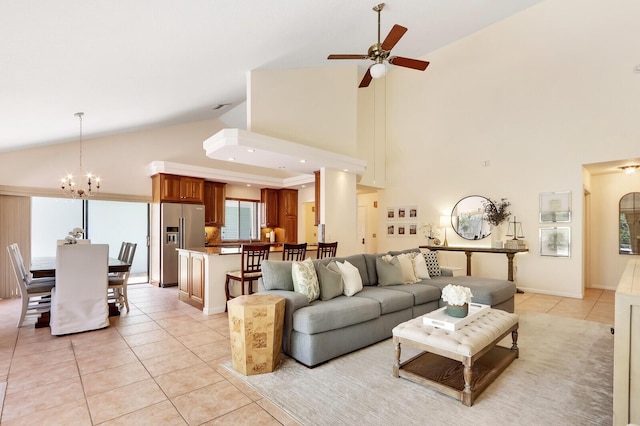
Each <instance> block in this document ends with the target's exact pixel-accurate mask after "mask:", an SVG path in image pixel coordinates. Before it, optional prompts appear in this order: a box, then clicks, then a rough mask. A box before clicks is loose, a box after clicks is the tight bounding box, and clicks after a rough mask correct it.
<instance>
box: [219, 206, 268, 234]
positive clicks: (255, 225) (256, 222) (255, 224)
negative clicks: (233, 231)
mask: <svg viewBox="0 0 640 426" xmlns="http://www.w3.org/2000/svg"><path fill="white" fill-rule="evenodd" d="M228 201H233V202H237V203H238V208H239V207H240V203H242V202H244V203H253V204H254V206H253V210H254V212H255V214H254V216H253V217H252V218H251V222H252V227H251V228H252V229H251V230H250V237H249V239H241V238H240V235H242V232H241V230H240V225H241V224H240V215H238V235H237V238H225V235H224V234H225V233H224V229H225V228H226V227H227V223H228V221H229V218H230V215H229V214H228V213H227V202H228ZM224 208H225V226H222V227H220V241H221V242H226V243H232V242H246V241H249V242H252V241H259V240H260V200H255V199H250V198H236V197H227V198H225V200H224Z"/></svg>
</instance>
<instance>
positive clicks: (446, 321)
mask: <svg viewBox="0 0 640 426" xmlns="http://www.w3.org/2000/svg"><path fill="white" fill-rule="evenodd" d="M490 307H491V306H489V305H481V304H480V303H469V313H468V314H467V316H466V317H464V318H455V317H452V316H450V315H447V313H446V311H445V310H446V309H447V307H446V306H444V307H442V308H440V309H436V310H435V311H431V312H429V313H428V314H425V315H423V316H422V324H423V325H425V326H429V327H435V328H442V329H444V330H449V331H456V330H459V329H461V328H462V327H464V326H465V325H467V324H469V323H470V322H471V321H473V320H474V319H476V318H478V317H480V316H482V315H484V314H485V313H486V312H487V311H488V310H489V308H490Z"/></svg>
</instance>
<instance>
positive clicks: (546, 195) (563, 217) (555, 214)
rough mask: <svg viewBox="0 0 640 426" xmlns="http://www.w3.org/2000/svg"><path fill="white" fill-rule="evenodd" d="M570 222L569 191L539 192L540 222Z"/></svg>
mask: <svg viewBox="0 0 640 426" xmlns="http://www.w3.org/2000/svg"><path fill="white" fill-rule="evenodd" d="M547 222H571V191H564V192H542V193H541V194H540V223H547Z"/></svg>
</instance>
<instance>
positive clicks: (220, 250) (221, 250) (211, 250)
mask: <svg viewBox="0 0 640 426" xmlns="http://www.w3.org/2000/svg"><path fill="white" fill-rule="evenodd" d="M178 250H187V251H193V252H197V253H204V254H219V255H226V254H240V253H241V250H242V249H241V248H240V247H238V246H237V245H236V246H230V247H225V246H222V247H189V248H187V249H178ZM270 251H271V252H272V253H273V252H280V253H282V246H279V247H271V250H270Z"/></svg>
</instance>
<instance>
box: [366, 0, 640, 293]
mask: <svg viewBox="0 0 640 426" xmlns="http://www.w3.org/2000/svg"><path fill="white" fill-rule="evenodd" d="M639 15H640V3H638V2H635V1H620V2H616V7H611V5H610V4H609V3H607V2H603V1H600V0H586V1H584V0H549V1H546V2H543V3H541V4H539V5H537V6H534V7H532V8H530V9H528V10H526V11H525V12H523V13H521V14H519V15H516V16H514V17H512V18H510V19H507V20H505V21H502V22H499V23H497V24H496V25H493V26H491V27H489V28H488V29H486V30H484V31H481V32H478V33H476V34H474V35H472V36H470V37H467V38H465V39H463V40H460V41H459V42H457V43H454V44H452V45H450V46H448V47H445V48H443V49H441V50H439V51H436V52H433V53H432V54H430V55H428V57H425V58H424V59H426V60H429V61H431V66H430V67H429V68H428V69H427V71H425V72H424V73H421V72H414V71H411V70H402V69H396V70H394V71H393V72H391V73H390V75H389V77H388V80H387V97H388V98H387V111H386V117H387V118H386V120H387V189H386V190H384V191H381V195H380V201H381V203H382V205H381V206H380V207H381V208H380V209H379V210H380V212H384V211H385V209H384V207H385V206H386V205H399V204H400V205H401V204H418V205H419V206H420V215H421V220H424V221H433V222H436V223H437V222H438V216H439V215H440V214H443V213H448V212H450V211H451V208H452V207H453V205H454V204H455V203H456V202H457V201H458V200H459V199H460V198H462V197H464V196H467V195H473V194H479V195H485V196H488V197H491V198H500V197H507V198H508V199H509V200H510V201H511V202H512V208H511V211H512V212H513V213H514V214H515V215H516V216H517V217H518V220H520V221H522V224H523V227H524V233H525V236H526V239H527V241H528V243H529V248H530V253H529V254H525V255H518V256H517V268H518V270H517V272H516V279H517V281H518V286H519V287H520V288H523V289H525V290H531V291H538V292H542V293H552V294H558V295H566V296H575V297H580V296H581V294H582V262H583V259H582V251H583V247H582V226H583V223H582V221H583V210H582V209H583V205H582V191H583V182H582V167H581V166H582V164H586V163H594V162H600V161H609V160H618V159H625V158H634V157H637V156H638V153H639V151H638V140H639V137H640V120H637V111H638V110H640V97H638V96H637V93H638V88H639V87H640V75H638V74H637V73H634V72H632V70H633V67H634V65H636V64H637V63H638V61H640V59H639V57H638V55H637V48H636V47H634V46H633V44H634V43H635V42H634V40H637V39H638V38H639V37H640V27H638V26H637V25H636V23H635V18H634V17H637V16H639ZM486 160H488V161H490V166H489V167H482V166H481V162H483V161H486ZM594 186H595V185H594ZM567 190H568V191H571V192H572V200H573V202H572V207H573V220H572V222H571V223H570V226H571V228H572V245H573V247H572V253H571V257H570V258H552V257H542V256H540V255H539V254H538V253H539V244H538V232H539V228H540V224H539V221H538V204H539V194H540V193H541V192H549V191H567ZM597 190H598V189H597V188H594V192H593V197H594V202H593V203H592V204H593V205H596V204H597V202H596V197H597ZM610 207H611V208H615V207H614V206H610ZM379 218H380V225H381V226H380V229H382V228H383V227H384V223H385V220H384V217H383V216H382V215H379ZM593 224H594V232H593V241H594V245H593V247H592V254H591V258H592V259H597V261H598V262H599V264H600V265H601V266H600V270H605V269H609V268H610V269H611V272H610V273H611V276H610V277H607V278H605V277H603V276H601V275H602V274H601V273H598V275H599V276H600V277H599V278H597V279H596V280H595V282H594V284H596V283H598V282H600V283H602V284H606V285H610V282H611V280H612V279H613V278H614V277H615V276H617V275H618V274H619V273H621V271H622V269H621V268H622V263H623V262H624V261H618V259H617V256H618V255H617V254H616V252H612V251H611V247H608V248H607V247H604V246H602V245H601V244H599V241H600V240H599V237H598V235H599V234H600V233H601V232H606V231H600V230H601V229H608V230H613V232H615V229H616V226H617V225H616V223H614V222H604V223H603V222H600V221H598V219H597V217H596V216H595V215H594V217H593ZM448 237H449V238H448V239H449V244H450V245H463V244H471V245H472V244H477V245H485V246H486V245H488V242H485V241H479V242H473V241H472V242H467V241H464V240H462V239H460V238H459V237H457V236H456V235H455V234H453V233H452V232H451V229H449V232H448ZM422 242H424V240H421V239H419V238H415V239H414V241H409V240H401V239H392V238H380V240H379V246H378V248H379V249H382V250H387V249H391V248H404V247H407V246H412V245H415V244H417V243H422ZM444 257H445V263H449V264H451V263H457V264H459V265H463V264H464V256H463V255H462V256H455V255H454V254H449V256H444ZM473 260H474V262H473V268H474V273H477V274H479V275H485V276H495V277H500V278H504V277H505V276H506V259H504V258H503V256H502V255H500V256H498V255H474V256H473Z"/></svg>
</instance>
